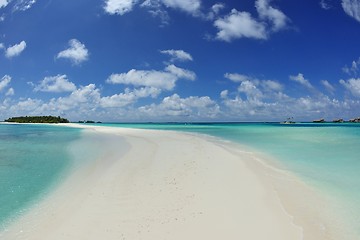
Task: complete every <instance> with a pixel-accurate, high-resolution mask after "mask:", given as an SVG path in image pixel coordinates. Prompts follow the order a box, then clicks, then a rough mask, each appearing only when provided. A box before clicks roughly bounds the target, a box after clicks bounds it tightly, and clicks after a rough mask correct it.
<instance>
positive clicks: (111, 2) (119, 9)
mask: <svg viewBox="0 0 360 240" xmlns="http://www.w3.org/2000/svg"><path fill="white" fill-rule="evenodd" d="M137 2H138V1H137V0H106V1H105V6H104V10H105V12H107V13H108V14H111V15H113V14H118V15H124V14H125V13H128V12H130V11H132V9H133V7H134V6H135V5H136V4H137Z"/></svg>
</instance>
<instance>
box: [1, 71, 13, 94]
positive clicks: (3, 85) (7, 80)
mask: <svg viewBox="0 0 360 240" xmlns="http://www.w3.org/2000/svg"><path fill="white" fill-rule="evenodd" d="M10 82H11V77H10V76H9V75H5V76H3V77H2V78H1V81H0V92H1V91H3V90H4V89H5V88H6V87H7V86H8V85H9V83H10Z"/></svg>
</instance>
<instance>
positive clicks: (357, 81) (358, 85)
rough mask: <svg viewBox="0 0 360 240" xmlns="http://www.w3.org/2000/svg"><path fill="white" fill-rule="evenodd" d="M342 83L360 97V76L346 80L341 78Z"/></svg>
mask: <svg viewBox="0 0 360 240" xmlns="http://www.w3.org/2000/svg"><path fill="white" fill-rule="evenodd" d="M340 84H341V85H343V86H344V87H345V88H346V89H347V90H348V91H350V92H351V94H352V95H354V96H355V97H360V78H351V79H349V80H346V81H345V80H342V79H341V80H340Z"/></svg>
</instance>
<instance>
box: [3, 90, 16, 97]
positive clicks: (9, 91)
mask: <svg viewBox="0 0 360 240" xmlns="http://www.w3.org/2000/svg"><path fill="white" fill-rule="evenodd" d="M14 94H15V90H14V89H13V88H9V89H8V90H7V92H6V93H5V96H7V97H9V96H13V95H14Z"/></svg>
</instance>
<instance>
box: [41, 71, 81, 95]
mask: <svg viewBox="0 0 360 240" xmlns="http://www.w3.org/2000/svg"><path fill="white" fill-rule="evenodd" d="M75 89H76V86H75V84H74V83H72V82H70V81H69V80H68V79H67V77H66V75H56V76H51V77H45V78H44V79H43V80H41V81H40V83H39V84H38V85H37V86H35V88H34V91H36V92H37V91H40V92H58V93H59V92H72V91H74V90H75Z"/></svg>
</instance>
